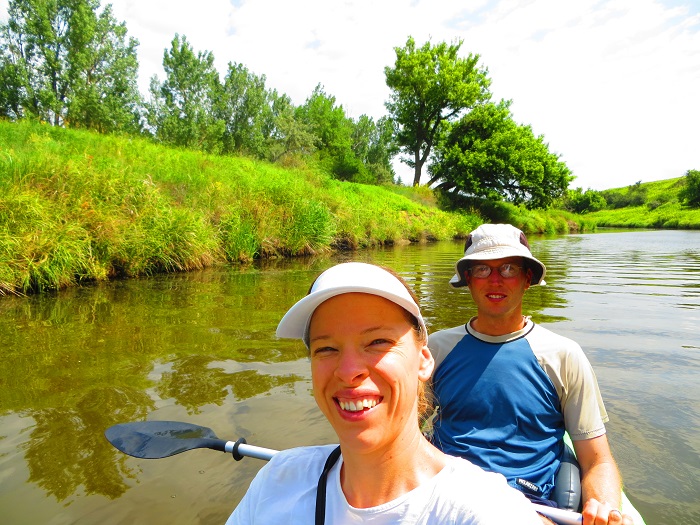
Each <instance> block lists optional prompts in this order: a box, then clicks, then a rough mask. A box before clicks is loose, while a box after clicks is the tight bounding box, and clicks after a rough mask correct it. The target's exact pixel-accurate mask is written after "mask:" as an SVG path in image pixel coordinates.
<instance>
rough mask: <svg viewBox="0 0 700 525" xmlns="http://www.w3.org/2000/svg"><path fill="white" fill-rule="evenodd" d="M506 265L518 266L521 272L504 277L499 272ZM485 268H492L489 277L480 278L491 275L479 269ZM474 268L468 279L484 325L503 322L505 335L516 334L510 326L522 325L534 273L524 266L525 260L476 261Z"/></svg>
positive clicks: (512, 258)
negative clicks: (484, 322) (523, 304)
mask: <svg viewBox="0 0 700 525" xmlns="http://www.w3.org/2000/svg"><path fill="white" fill-rule="evenodd" d="M504 264H511V265H514V266H516V267H518V268H519V270H516V272H515V275H514V276H509V277H503V276H502V275H501V274H500V272H499V269H500V268H501V267H502V266H503V265H504ZM482 265H484V266H488V267H489V268H491V273H490V275H488V277H482V278H479V275H480V274H481V275H483V274H484V273H487V272H483V271H482V272H479V271H478V268H475V267H478V266H482ZM471 268H472V270H471V271H470V270H467V272H466V275H465V279H466V281H467V285H468V286H469V291H470V292H471V294H472V298H473V299H474V302H475V303H476V306H477V309H478V317H479V318H480V319H481V320H483V321H490V322H502V323H503V324H504V332H503V333H508V332H510V331H512V330H511V329H510V323H511V322H515V321H516V320H517V323H520V322H521V320H522V302H523V295H524V294H525V290H527V289H528V288H529V287H530V279H531V278H532V271H531V270H529V269H526V268H525V267H524V266H523V259H522V257H506V258H504V259H491V260H486V261H474V262H473V263H472V264H471ZM482 270H483V269H482Z"/></svg>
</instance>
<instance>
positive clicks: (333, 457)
mask: <svg viewBox="0 0 700 525" xmlns="http://www.w3.org/2000/svg"><path fill="white" fill-rule="evenodd" d="M339 457H340V446H338V447H337V448H335V449H333V452H331V454H330V456H328V459H327V460H326V464H325V465H324V466H323V472H321V477H320V478H318V488H317V489H316V525H323V524H324V522H325V521H326V481H327V480H328V472H330V470H331V469H332V468H333V465H335V464H336V462H337V461H338V458H339Z"/></svg>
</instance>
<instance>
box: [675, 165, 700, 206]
mask: <svg viewBox="0 0 700 525" xmlns="http://www.w3.org/2000/svg"><path fill="white" fill-rule="evenodd" d="M684 182H685V186H684V187H683V188H682V189H681V191H680V193H679V195H678V196H679V197H680V199H681V200H682V201H683V202H685V204H687V205H688V206H692V207H700V171H698V170H688V171H687V172H686V174H685V179H684Z"/></svg>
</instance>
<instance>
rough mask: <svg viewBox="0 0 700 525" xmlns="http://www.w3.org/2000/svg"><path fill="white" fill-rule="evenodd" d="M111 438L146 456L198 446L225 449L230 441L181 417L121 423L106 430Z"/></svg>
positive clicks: (123, 447) (129, 451) (138, 455)
mask: <svg viewBox="0 0 700 525" xmlns="http://www.w3.org/2000/svg"><path fill="white" fill-rule="evenodd" d="M105 437H106V438H107V440H108V441H109V442H110V443H111V444H112V445H113V446H114V447H115V448H116V449H117V450H119V451H121V452H123V453H124V454H128V455H129V456H133V457H135V458H142V459H160V458H167V457H169V456H173V455H175V454H180V453H181V452H186V451H188V450H193V449H196V448H211V449H214V450H221V451H224V446H225V445H226V441H224V440H222V439H218V438H217V437H216V434H214V431H213V430H212V429H210V428H207V427H200V426H199V425H192V424H190V423H182V422H179V421H139V422H135V423H121V424H119V425H114V426H112V427H109V428H108V429H107V430H106V431H105Z"/></svg>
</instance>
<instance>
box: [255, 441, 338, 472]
mask: <svg viewBox="0 0 700 525" xmlns="http://www.w3.org/2000/svg"><path fill="white" fill-rule="evenodd" d="M337 447H338V445H319V446H310V447H295V448H290V449H286V450H281V451H279V452H278V453H277V454H275V455H274V456H272V459H270V461H268V463H267V465H265V468H268V469H269V470H278V471H286V470H292V471H294V472H296V471H304V473H310V474H312V475H315V476H316V478H318V474H319V473H320V471H321V470H322V469H323V465H324V464H325V462H326V459H328V456H329V455H330V453H331V452H333V450H335V449H336V448H337ZM316 466H318V468H315V467H316Z"/></svg>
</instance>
